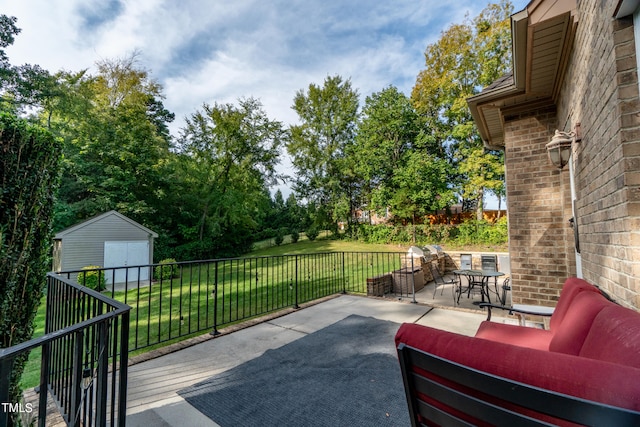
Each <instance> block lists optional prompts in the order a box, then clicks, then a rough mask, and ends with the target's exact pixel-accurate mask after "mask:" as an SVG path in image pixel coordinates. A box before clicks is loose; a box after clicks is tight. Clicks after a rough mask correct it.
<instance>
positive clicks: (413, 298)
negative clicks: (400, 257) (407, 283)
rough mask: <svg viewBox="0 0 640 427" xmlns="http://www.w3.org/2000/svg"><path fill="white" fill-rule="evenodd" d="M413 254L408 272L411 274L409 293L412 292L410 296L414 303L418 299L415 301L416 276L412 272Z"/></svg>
mask: <svg viewBox="0 0 640 427" xmlns="http://www.w3.org/2000/svg"><path fill="white" fill-rule="evenodd" d="M413 259H414V258H413V256H412V257H411V271H410V272H409V273H410V274H411V293H412V294H413V295H412V297H411V302H412V303H414V304H417V303H418V301H416V277H415V276H414V274H413V271H414V270H413Z"/></svg>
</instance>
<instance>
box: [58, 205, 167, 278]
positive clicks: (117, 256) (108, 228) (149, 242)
mask: <svg viewBox="0 0 640 427" xmlns="http://www.w3.org/2000/svg"><path fill="white" fill-rule="evenodd" d="M156 237H158V234H157V233H155V232H153V231H151V230H150V229H148V228H147V227H145V226H143V225H141V224H138V223H137V222H135V221H134V220H132V219H131V218H127V217H126V216H124V215H122V214H121V213H119V212H116V211H109V212H106V213H104V214H102V215H98V216H95V217H93V218H90V219H88V220H86V221H84V222H81V223H79V224H76V225H74V226H72V227H69V228H67V229H64V230H62V231H60V232H59V233H57V234H56V235H55V236H54V240H53V270H54V271H70V270H80V269H81V268H82V267H86V266H88V265H99V266H102V267H125V266H140V265H146V264H151V263H152V262H153V240H154V239H155V238H156ZM127 270H128V271H127ZM125 277H126V278H127V279H128V280H129V281H132V280H134V281H135V280H138V279H140V280H148V279H149V268H143V269H137V268H135V269H134V268H129V269H126V268H123V269H118V270H116V271H115V272H114V273H113V274H112V273H109V274H107V281H108V282H111V281H115V282H116V283H118V282H124V281H125Z"/></svg>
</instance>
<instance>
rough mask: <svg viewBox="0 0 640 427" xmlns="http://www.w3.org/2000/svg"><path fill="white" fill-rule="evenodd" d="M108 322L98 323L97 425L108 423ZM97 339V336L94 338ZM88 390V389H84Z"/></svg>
mask: <svg viewBox="0 0 640 427" xmlns="http://www.w3.org/2000/svg"><path fill="white" fill-rule="evenodd" d="M108 326H109V325H108V323H107V322H106V321H105V322H101V323H100V324H99V325H98V372H97V373H96V375H97V378H96V388H97V390H96V425H98V426H105V425H107V381H108V375H109V370H108V367H109V328H108ZM94 339H95V338H94ZM84 391H85V392H86V390H84Z"/></svg>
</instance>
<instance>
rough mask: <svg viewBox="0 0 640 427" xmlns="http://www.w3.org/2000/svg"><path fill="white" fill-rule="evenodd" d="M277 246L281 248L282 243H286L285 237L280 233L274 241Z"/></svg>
mask: <svg viewBox="0 0 640 427" xmlns="http://www.w3.org/2000/svg"><path fill="white" fill-rule="evenodd" d="M274 242H275V244H276V246H280V245H281V244H282V242H284V235H283V234H282V233H280V232H278V234H276V237H275V240H274Z"/></svg>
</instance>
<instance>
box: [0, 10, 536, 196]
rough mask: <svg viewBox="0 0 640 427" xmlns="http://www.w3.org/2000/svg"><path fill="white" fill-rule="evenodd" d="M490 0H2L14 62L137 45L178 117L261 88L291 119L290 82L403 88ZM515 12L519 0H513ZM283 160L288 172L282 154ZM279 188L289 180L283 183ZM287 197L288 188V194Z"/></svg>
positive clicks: (49, 65) (75, 62)
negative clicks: (444, 38) (456, 27)
mask: <svg viewBox="0 0 640 427" xmlns="http://www.w3.org/2000/svg"><path fill="white" fill-rule="evenodd" d="M488 3H489V0H465V1H459V0H449V1H443V0H396V1H379V0H349V1H339V0H288V1H286V0H269V1H264V0H262V1H261V0H233V1H222V0H173V1H171V0H100V1H87V0H0V13H1V14H5V15H8V16H15V17H16V18H18V22H17V26H18V28H21V30H22V31H21V33H20V34H19V35H18V36H17V37H16V41H15V43H14V44H13V45H12V46H9V47H8V48H7V49H6V53H7V54H8V56H9V61H10V62H11V63H12V64H13V65H21V64H25V63H28V64H37V65H40V66H41V67H43V68H45V69H47V70H49V71H50V72H52V73H55V72H57V71H59V70H66V71H80V70H83V69H89V70H90V71H95V67H94V64H95V63H96V62H97V61H100V60H104V59H116V58H125V57H128V56H129V55H131V54H132V53H133V52H138V61H139V65H140V66H141V67H142V68H144V69H145V70H147V71H148V72H149V74H150V76H151V77H152V78H153V79H154V80H156V81H158V82H159V83H160V84H161V85H162V87H163V89H164V94H165V96H166V99H164V105H165V107H166V108H167V109H168V110H169V111H171V112H173V113H175V115H176V120H175V122H174V123H173V124H172V125H171V126H170V129H171V132H172V134H173V135H174V136H177V135H178V133H179V130H180V128H181V127H182V125H183V124H184V118H185V117H188V116H190V115H191V114H193V113H195V112H196V111H198V110H200V109H201V108H202V105H203V104H204V103H207V104H214V103H232V104H237V101H238V99H240V98H248V97H254V98H257V99H259V100H260V101H261V102H262V104H263V107H264V110H265V111H266V113H267V115H268V116H269V118H271V119H273V120H278V121H281V122H282V123H283V124H284V125H290V124H295V123H296V122H297V115H296V113H295V111H293V110H292V109H291V105H292V104H293V98H294V96H295V94H296V92H298V91H299V90H304V91H306V90H307V88H308V86H309V84H311V83H314V84H317V85H320V86H321V85H322V84H323V82H324V80H325V78H326V77H328V76H335V75H339V76H341V77H342V78H343V79H351V85H352V87H353V88H354V89H357V90H358V92H359V94H360V96H361V102H360V104H361V105H363V104H364V100H365V98H366V96H368V95H370V94H372V93H374V92H379V91H381V90H382V89H384V88H385V87H387V86H389V85H394V86H396V87H397V88H398V89H399V90H400V91H402V92H403V93H405V94H406V95H407V96H410V94H411V89H412V87H413V85H414V84H415V81H416V77H417V75H418V73H419V72H420V70H421V69H423V66H424V51H425V49H426V47H427V46H428V45H429V44H431V43H434V42H435V41H437V40H438V38H439V37H440V33H441V32H442V31H443V30H445V29H446V28H448V27H449V26H450V25H451V24H453V23H461V22H463V21H464V19H465V15H467V14H468V16H469V17H470V18H473V17H474V16H476V15H477V14H478V13H479V12H480V11H481V10H482V9H483V8H484V7H485V6H486V5H487V4H488ZM512 3H513V5H514V11H519V10H522V9H523V8H524V7H525V6H526V4H527V3H528V2H527V1H525V0H512ZM282 168H283V171H284V172H285V173H288V174H293V171H292V170H291V169H290V165H289V163H288V162H285V164H283V166H282ZM281 189H282V190H283V192H284V193H286V192H287V189H286V186H284V187H282V188H281ZM285 197H286V195H285Z"/></svg>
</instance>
